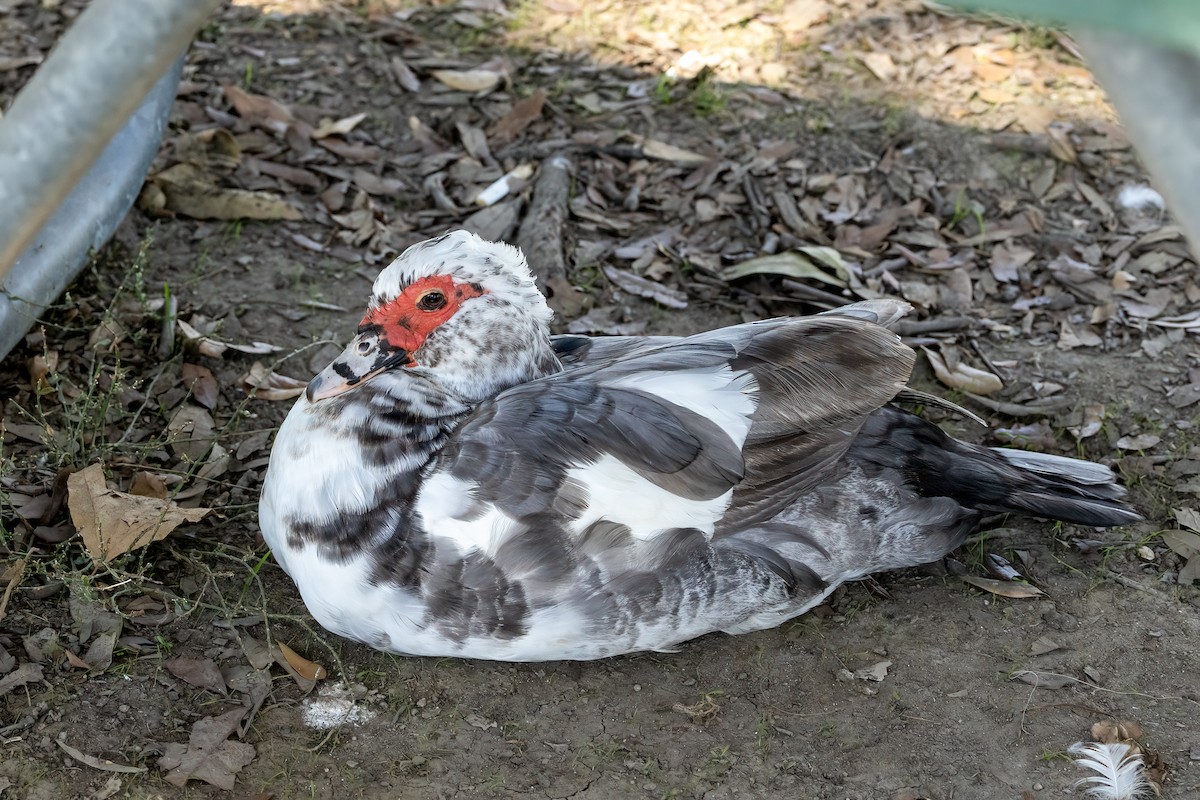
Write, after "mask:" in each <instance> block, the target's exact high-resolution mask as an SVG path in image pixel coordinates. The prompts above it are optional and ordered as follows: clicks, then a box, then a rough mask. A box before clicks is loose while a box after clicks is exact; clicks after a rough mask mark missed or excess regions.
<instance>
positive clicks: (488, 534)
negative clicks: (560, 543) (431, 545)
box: [416, 472, 516, 555]
mask: <svg viewBox="0 0 1200 800" xmlns="http://www.w3.org/2000/svg"><path fill="white" fill-rule="evenodd" d="M474 488H475V486H474V484H472V483H471V482H469V481H462V480H459V479H458V478H455V477H454V476H452V475H450V474H449V473H445V472H435V473H434V474H432V475H430V476H429V477H428V478H427V479H426V480H425V483H424V484H422V486H421V491H420V492H419V493H418V494H417V503H416V509H417V513H419V514H420V515H421V522H422V527H423V528H424V529H425V530H426V531H428V532H429V534H430V535H431V536H435V537H437V538H438V539H444V540H449V541H451V542H454V543H455V544H456V545H457V546H458V549H459V550H460V551H461V552H462V553H463V554H464V555H465V554H467V553H470V552H471V551H474V550H482V551H483V552H484V553H487V554H488V555H495V554H496V551H497V549H499V547H500V544H501V543H502V542H503V541H504V540H505V539H507V538H508V537H509V536H510V535H511V534H512V533H513V531H514V529H515V528H516V523H515V521H514V520H513V518H512V517H510V516H508V515H507V514H505V513H504V512H503V511H501V510H500V509H498V508H496V507H495V506H494V505H492V504H491V503H488V504H487V506H486V509H485V510H484V512H483V515H482V516H479V515H478V512H476V513H475V514H470V513H469V512H471V511H472V509H474V508H475V505H476V502H477V501H476V499H475V497H474ZM464 516H467V517H468V518H467V519H461V517H464Z"/></svg>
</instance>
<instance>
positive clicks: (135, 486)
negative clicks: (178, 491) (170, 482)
mask: <svg viewBox="0 0 1200 800" xmlns="http://www.w3.org/2000/svg"><path fill="white" fill-rule="evenodd" d="M129 493H130V494H135V495H137V496H138V497H154V498H157V499H158V500H166V499H167V483H166V481H164V480H163V479H162V477H161V476H159V475H155V474H154V473H153V472H136V473H134V475H133V482H132V483H131V484H130V485H129Z"/></svg>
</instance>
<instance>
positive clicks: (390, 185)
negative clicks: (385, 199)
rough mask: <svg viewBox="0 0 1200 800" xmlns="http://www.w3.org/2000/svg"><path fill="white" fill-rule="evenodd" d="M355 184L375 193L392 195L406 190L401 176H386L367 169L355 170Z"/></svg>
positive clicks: (369, 192)
mask: <svg viewBox="0 0 1200 800" xmlns="http://www.w3.org/2000/svg"><path fill="white" fill-rule="evenodd" d="M354 185H355V186H357V187H358V188H360V189H362V190H363V191H364V192H366V193H367V194H373V195H389V196H391V195H398V194H400V193H401V192H403V191H404V181H402V180H400V179H399V178H384V177H381V176H379V175H376V174H374V173H372V172H367V171H366V170H365V169H356V170H354Z"/></svg>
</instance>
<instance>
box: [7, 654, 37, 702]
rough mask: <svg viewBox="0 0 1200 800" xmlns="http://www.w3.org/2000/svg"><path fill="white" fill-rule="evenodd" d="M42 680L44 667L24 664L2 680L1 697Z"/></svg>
mask: <svg viewBox="0 0 1200 800" xmlns="http://www.w3.org/2000/svg"><path fill="white" fill-rule="evenodd" d="M40 680H42V665H41V664H31V663H28V662H26V663H24V664H22V665H21V666H19V667H17V668H16V669H15V670H13V671H12V672H10V673H8V674H7V675H5V676H4V677H3V678H0V697H3V696H4V695H6V694H8V693H9V692H11V691H12V690H13V689H16V688H17V687H18V686H24V685H25V684H27V683H34V682H36V681H40Z"/></svg>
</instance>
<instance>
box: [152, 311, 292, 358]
mask: <svg viewBox="0 0 1200 800" xmlns="http://www.w3.org/2000/svg"><path fill="white" fill-rule="evenodd" d="M175 325H176V326H177V327H178V328H179V332H180V333H182V334H183V338H184V341H185V342H187V343H188V344H189V345H192V346H194V347H195V348H196V349H197V350H198V351H199V352H200V354H201V355H205V356H209V357H210V358H220V357H221V356H222V355H223V354H224V353H225V351H226V350H236V351H238V352H239V353H247V354H249V355H253V356H261V355H266V354H267V353H278V352H279V351H280V350H282V349H283V348H282V347H278V346H276V345H273V344H268V343H266V342H251V343H250V344H234V343H233V342H222V341H219V340H217V339H214V338H212V337H211V336H205V335H204V334H202V333H200V331H198V330H196V329H195V328H194V327H192V326H191V325H189V324H188V323H186V322H184V321H183V320H181V319H177V320H175Z"/></svg>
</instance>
